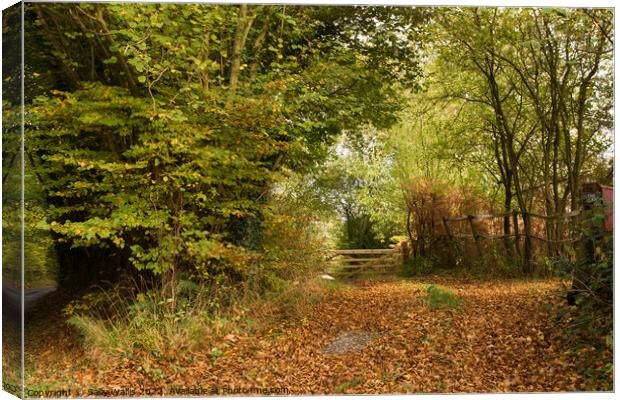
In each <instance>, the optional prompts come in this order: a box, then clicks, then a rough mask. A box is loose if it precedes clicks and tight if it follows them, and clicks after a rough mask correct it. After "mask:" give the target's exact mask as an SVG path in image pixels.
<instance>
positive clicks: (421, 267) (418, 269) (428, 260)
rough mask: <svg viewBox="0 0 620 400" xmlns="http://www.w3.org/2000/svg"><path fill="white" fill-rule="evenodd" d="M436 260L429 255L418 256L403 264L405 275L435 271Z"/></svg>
mask: <svg viewBox="0 0 620 400" xmlns="http://www.w3.org/2000/svg"><path fill="white" fill-rule="evenodd" d="M434 267H435V260H434V259H433V258H432V257H428V256H416V257H412V258H410V259H409V260H408V261H407V262H406V263H405V264H403V271H402V272H403V275H404V276H419V275H428V274H430V273H431V272H433V269H434Z"/></svg>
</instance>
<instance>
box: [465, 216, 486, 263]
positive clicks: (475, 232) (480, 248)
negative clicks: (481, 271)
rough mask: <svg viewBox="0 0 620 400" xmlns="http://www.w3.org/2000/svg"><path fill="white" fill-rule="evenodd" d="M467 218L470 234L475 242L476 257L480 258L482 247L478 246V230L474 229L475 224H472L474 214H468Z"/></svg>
mask: <svg viewBox="0 0 620 400" xmlns="http://www.w3.org/2000/svg"><path fill="white" fill-rule="evenodd" d="M467 220H468V221H469V227H470V228H471V234H472V236H473V237H474V242H476V250H477V251H478V257H481V258H482V247H481V246H480V236H478V232H477V231H476V225H475V224H474V216H473V215H468V216H467Z"/></svg>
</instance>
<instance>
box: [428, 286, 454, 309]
mask: <svg viewBox="0 0 620 400" xmlns="http://www.w3.org/2000/svg"><path fill="white" fill-rule="evenodd" d="M426 293H427V295H426V305H427V307H428V308H430V309H431V310H438V309H444V310H448V309H454V308H459V307H460V306H461V299H460V298H459V297H458V296H456V295H455V294H454V293H452V292H451V291H450V290H449V289H447V288H445V287H443V286H438V285H430V286H429V287H428V288H427V289H426Z"/></svg>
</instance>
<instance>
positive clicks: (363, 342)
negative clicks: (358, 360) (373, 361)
mask: <svg viewBox="0 0 620 400" xmlns="http://www.w3.org/2000/svg"><path fill="white" fill-rule="evenodd" d="M377 336H378V334H377V333H375V332H367V331H358V332H353V331H345V332H342V333H341V334H340V335H338V336H337V337H336V338H335V339H334V340H332V341H331V342H330V343H329V344H328V345H327V346H325V348H324V349H323V352H324V353H328V354H345V353H349V352H351V353H357V352H360V351H362V350H363V349H364V348H365V347H366V346H367V345H368V342H370V341H371V340H372V339H374V338H376V337H377Z"/></svg>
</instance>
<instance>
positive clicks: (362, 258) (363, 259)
mask: <svg viewBox="0 0 620 400" xmlns="http://www.w3.org/2000/svg"><path fill="white" fill-rule="evenodd" d="M328 261H329V262H330V263H331V266H332V267H333V269H335V271H332V272H331V273H333V274H339V275H342V274H356V273H359V272H361V271H363V270H368V269H376V270H378V271H377V272H389V268H394V267H397V266H399V265H400V262H399V261H400V249H399V248H393V249H353V250H332V251H331V256H330V257H329V260H328ZM338 270H342V271H338Z"/></svg>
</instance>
